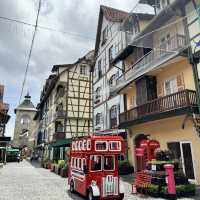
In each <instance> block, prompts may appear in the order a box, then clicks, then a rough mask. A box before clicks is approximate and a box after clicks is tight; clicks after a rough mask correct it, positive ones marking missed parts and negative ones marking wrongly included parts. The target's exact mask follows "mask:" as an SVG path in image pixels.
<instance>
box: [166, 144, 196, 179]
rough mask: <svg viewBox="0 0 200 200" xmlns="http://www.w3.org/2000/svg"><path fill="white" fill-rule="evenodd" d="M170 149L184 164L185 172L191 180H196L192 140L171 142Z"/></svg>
mask: <svg viewBox="0 0 200 200" xmlns="http://www.w3.org/2000/svg"><path fill="white" fill-rule="evenodd" d="M167 146H168V149H169V150H170V151H171V152H172V154H173V156H174V158H175V159H178V160H179V161H180V163H181V165H182V169H183V172H184V173H185V175H186V176H187V177H188V179H190V180H193V181H194V180H195V179H196V178H195V166H194V159H193V154H192V143H191V142H187V141H186V142H169V143H168V144H167Z"/></svg>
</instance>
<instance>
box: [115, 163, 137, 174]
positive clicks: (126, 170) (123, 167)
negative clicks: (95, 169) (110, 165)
mask: <svg viewBox="0 0 200 200" xmlns="http://www.w3.org/2000/svg"><path fill="white" fill-rule="evenodd" d="M118 171H119V174H120V175H127V174H131V173H134V167H133V166H132V165H131V164H130V163H129V162H128V161H119V168H118Z"/></svg>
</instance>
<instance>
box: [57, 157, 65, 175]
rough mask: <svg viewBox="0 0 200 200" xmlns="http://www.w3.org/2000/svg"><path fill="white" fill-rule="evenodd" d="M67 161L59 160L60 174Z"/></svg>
mask: <svg viewBox="0 0 200 200" xmlns="http://www.w3.org/2000/svg"><path fill="white" fill-rule="evenodd" d="M64 165H65V161H64V160H59V161H58V174H60V171H61V169H62V168H63V167H64Z"/></svg>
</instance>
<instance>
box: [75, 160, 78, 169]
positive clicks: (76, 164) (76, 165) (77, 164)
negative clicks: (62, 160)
mask: <svg viewBox="0 0 200 200" xmlns="http://www.w3.org/2000/svg"><path fill="white" fill-rule="evenodd" d="M75 160H76V162H75V163H76V166H75V167H76V168H78V158H75Z"/></svg>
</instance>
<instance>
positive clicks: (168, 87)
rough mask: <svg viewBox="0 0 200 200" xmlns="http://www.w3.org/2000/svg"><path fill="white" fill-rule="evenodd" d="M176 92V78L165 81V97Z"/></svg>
mask: <svg viewBox="0 0 200 200" xmlns="http://www.w3.org/2000/svg"><path fill="white" fill-rule="evenodd" d="M176 92H178V88H177V81H176V78H172V79H169V80H167V81H165V95H170V94H173V93H176Z"/></svg>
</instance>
